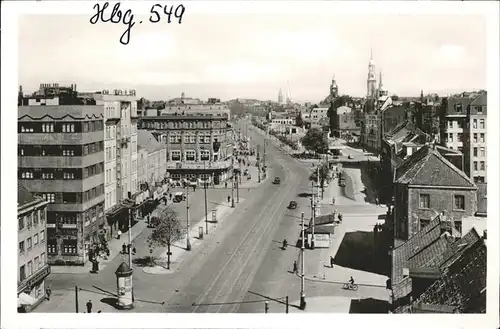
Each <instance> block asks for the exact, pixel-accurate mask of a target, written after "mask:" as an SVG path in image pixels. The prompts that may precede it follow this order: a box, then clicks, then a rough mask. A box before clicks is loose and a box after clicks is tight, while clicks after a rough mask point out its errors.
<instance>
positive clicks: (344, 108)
mask: <svg viewBox="0 0 500 329" xmlns="http://www.w3.org/2000/svg"><path fill="white" fill-rule="evenodd" d="M351 112H352V109H351V108H350V107H349V106H340V107H338V108H337V114H346V113H351Z"/></svg>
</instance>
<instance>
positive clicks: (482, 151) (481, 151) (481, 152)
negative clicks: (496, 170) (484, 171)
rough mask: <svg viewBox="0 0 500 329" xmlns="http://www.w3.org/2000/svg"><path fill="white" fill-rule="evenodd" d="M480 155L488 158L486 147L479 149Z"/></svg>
mask: <svg viewBox="0 0 500 329" xmlns="http://www.w3.org/2000/svg"><path fill="white" fill-rule="evenodd" d="M479 155H480V156H482V157H484V156H486V149H485V148H484V147H480V148H479Z"/></svg>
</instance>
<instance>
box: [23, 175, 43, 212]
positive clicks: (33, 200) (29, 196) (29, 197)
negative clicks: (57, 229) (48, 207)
mask: <svg viewBox="0 0 500 329" xmlns="http://www.w3.org/2000/svg"><path fill="white" fill-rule="evenodd" d="M42 202H45V201H44V200H43V199H42V198H40V197H36V196H34V195H33V193H31V192H30V191H28V189H27V188H26V187H25V186H24V185H23V184H22V182H21V181H19V180H18V181H17V209H18V211H19V210H20V209H21V208H22V207H24V206H26V205H29V204H33V205H35V204H37V203H42Z"/></svg>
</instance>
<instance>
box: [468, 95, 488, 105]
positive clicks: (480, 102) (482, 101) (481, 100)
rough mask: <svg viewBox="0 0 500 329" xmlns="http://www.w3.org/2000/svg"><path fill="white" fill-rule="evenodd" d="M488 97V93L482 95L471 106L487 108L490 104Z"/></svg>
mask: <svg viewBox="0 0 500 329" xmlns="http://www.w3.org/2000/svg"><path fill="white" fill-rule="evenodd" d="M487 98H488V96H487V94H486V93H480V94H479V96H477V97H476V98H475V99H474V100H473V101H472V102H471V103H470V105H481V106H486V105H487V104H488V100H487Z"/></svg>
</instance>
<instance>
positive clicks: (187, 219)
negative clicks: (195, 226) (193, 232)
mask: <svg viewBox="0 0 500 329" xmlns="http://www.w3.org/2000/svg"><path fill="white" fill-rule="evenodd" d="M186 223H187V225H186V226H187V227H186V250H187V251H189V250H191V241H190V239H189V184H187V185H186Z"/></svg>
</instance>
